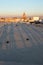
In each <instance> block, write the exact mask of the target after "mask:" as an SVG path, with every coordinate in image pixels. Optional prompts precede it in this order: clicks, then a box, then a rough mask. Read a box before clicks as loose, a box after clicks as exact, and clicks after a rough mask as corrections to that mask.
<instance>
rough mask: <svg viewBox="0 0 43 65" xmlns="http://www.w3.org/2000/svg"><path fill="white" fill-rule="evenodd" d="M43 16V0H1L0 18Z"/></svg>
mask: <svg viewBox="0 0 43 65" xmlns="http://www.w3.org/2000/svg"><path fill="white" fill-rule="evenodd" d="M23 12H26V14H27V15H28V16H34V15H36V16H43V0H0V16H15V15H17V16H18V15H21V14H23Z"/></svg>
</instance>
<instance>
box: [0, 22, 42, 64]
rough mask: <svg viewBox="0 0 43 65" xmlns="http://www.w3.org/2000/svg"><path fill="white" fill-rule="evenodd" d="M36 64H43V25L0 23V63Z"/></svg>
mask: <svg viewBox="0 0 43 65" xmlns="http://www.w3.org/2000/svg"><path fill="white" fill-rule="evenodd" d="M26 39H29V40H26ZM7 41H8V43H7ZM36 64H37V65H43V25H42V24H40V25H38V24H37V25H36V24H32V25H31V24H26V23H10V24H8V23H6V24H4V25H0V65H36Z"/></svg>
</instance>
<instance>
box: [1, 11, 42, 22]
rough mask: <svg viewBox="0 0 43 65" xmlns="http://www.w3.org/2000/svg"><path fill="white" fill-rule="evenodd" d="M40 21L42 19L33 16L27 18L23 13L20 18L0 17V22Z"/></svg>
mask: <svg viewBox="0 0 43 65" xmlns="http://www.w3.org/2000/svg"><path fill="white" fill-rule="evenodd" d="M38 20H39V21H42V20H43V17H38V16H33V17H29V16H26V14H25V12H24V13H23V14H22V16H20V17H19V16H18V17H17V16H16V17H0V22H34V21H38Z"/></svg>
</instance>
